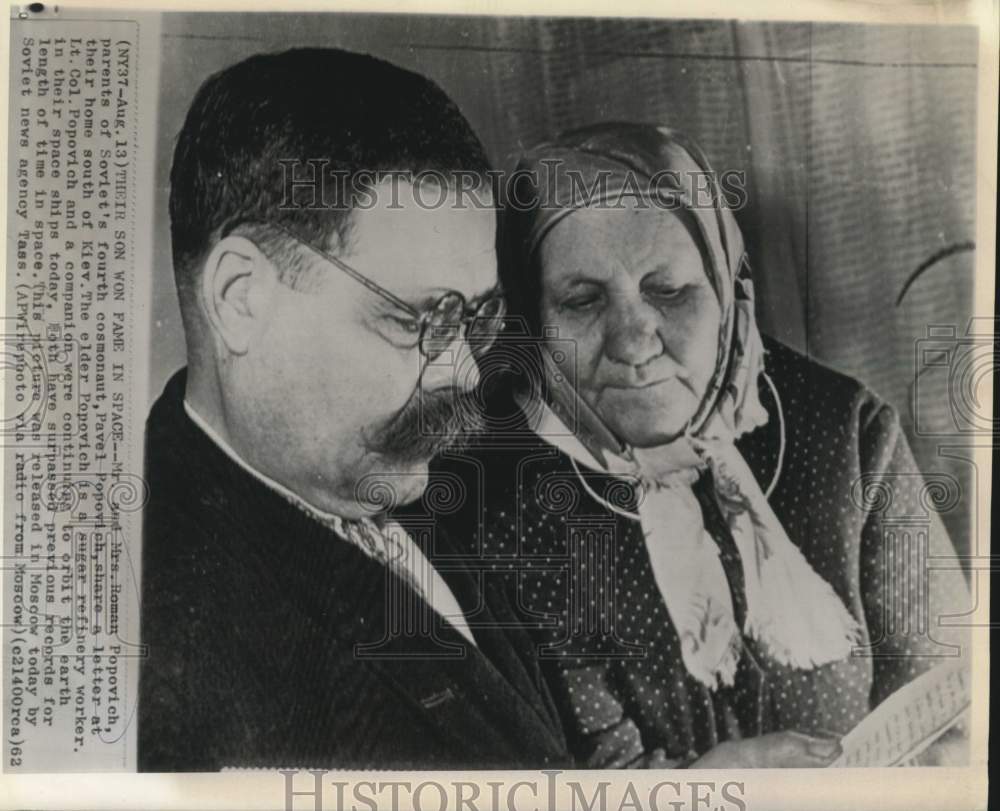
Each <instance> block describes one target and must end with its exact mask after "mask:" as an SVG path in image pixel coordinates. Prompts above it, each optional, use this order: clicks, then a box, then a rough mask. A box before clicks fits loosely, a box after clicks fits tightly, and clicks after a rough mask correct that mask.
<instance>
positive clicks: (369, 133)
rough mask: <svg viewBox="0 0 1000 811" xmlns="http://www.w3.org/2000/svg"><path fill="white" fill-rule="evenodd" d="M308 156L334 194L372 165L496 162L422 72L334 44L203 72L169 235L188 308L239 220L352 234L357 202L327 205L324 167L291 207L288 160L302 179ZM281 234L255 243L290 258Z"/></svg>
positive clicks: (173, 176) (176, 181)
mask: <svg viewBox="0 0 1000 811" xmlns="http://www.w3.org/2000/svg"><path fill="white" fill-rule="evenodd" d="M310 160H311V161H314V162H316V163H315V164H314V165H315V166H319V167H322V168H321V171H323V172H325V173H326V174H327V180H329V181H330V183H329V189H328V190H329V191H331V194H332V196H333V197H334V198H336V197H337V194H336V190H337V189H343V188H348V189H350V188H354V184H355V180H356V179H357V178H359V177H360V176H363V175H364V174H367V173H379V172H386V171H389V172H405V173H407V176H414V175H418V174H419V173H421V172H434V173H436V174H437V175H443V176H445V177H446V178H447V177H448V176H449V175H453V174H454V173H455V172H465V173H475V174H476V175H478V176H486V174H487V172H488V170H489V164H488V161H487V158H486V154H485V152H484V150H483V146H482V144H481V142H480V141H479V139H478V138H477V136H476V134H475V132H473V130H472V127H471V126H470V125H469V122H468V121H467V120H466V119H465V117H464V116H463V115H462V113H461V112H460V111H459V109H458V107H457V106H456V105H455V103H454V102H453V101H452V100H451V99H450V98H448V96H447V95H446V94H445V92H444V91H443V90H442V89H441V88H440V87H438V86H437V85H436V84H435V83H434V82H432V81H431V80H430V79H427V78H426V77H424V76H420V75H419V74H416V73H413V72H411V71H408V70H404V69H402V68H399V67H397V66H395V65H392V64H390V63H388V62H385V61H383V60H381V59H376V58H375V57H372V56H368V55H365V54H357V53H351V52H349V51H342V50H339V49H335V48H301V49H293V50H289V51H284V52H282V53H275V54H260V55H257V56H252V57H250V58H249V59H246V60H244V61H243V62H240V63H238V64H236V65H233V66H231V67H228V68H226V69H225V70H222V71H220V72H219V73H216V74H214V75H213V76H211V77H210V78H209V79H207V80H206V81H205V83H204V84H203V85H202V86H201V88H200V89H199V90H198V93H197V95H196V96H195V98H194V101H193V102H192V104H191V108H190V110H188V114H187V117H186V118H185V120H184V126H183V127H182V128H181V131H180V134H179V135H178V138H177V145H176V147H175V149H174V157H173V165H172V166H171V170H170V236H171V246H172V250H173V262H174V273H175V277H176V281H177V288H178V292H179V295H180V298H181V303H182V306H184V305H185V303H186V301H185V300H186V299H187V298H188V296H189V295H190V292H191V290H192V289H193V283H194V281H195V280H196V279H197V277H198V269H199V267H200V265H201V263H202V262H203V261H204V258H205V255H206V254H207V252H208V251H209V250H210V249H211V247H212V245H213V244H214V243H215V241H217V240H218V239H220V238H221V237H223V236H225V235H226V234H227V233H229V232H231V231H233V230H234V229H235V228H236V227H237V226H241V227H242V224H252V223H267V222H277V223H280V224H281V225H284V226H285V227H286V228H290V229H292V230H293V231H294V232H295V233H297V234H298V235H300V236H301V237H302V238H304V239H306V240H308V241H310V242H312V243H313V244H315V245H320V246H324V247H332V243H333V242H334V240H337V241H339V242H340V243H343V242H344V241H345V239H346V236H347V233H348V228H349V225H350V222H349V218H350V214H351V209H350V201H349V200H348V201H347V202H346V204H345V201H344V200H343V199H341V200H337V201H336V204H335V205H324V203H326V200H325V199H324V198H322V197H321V196H320V194H319V192H318V191H317V189H316V188H315V186H316V185H318V184H319V183H320V175H319V171H317V172H316V174H315V177H316V181H315V184H314V188H302V187H295V189H294V194H295V196H294V197H293V198H292V201H293V202H295V203H297V204H298V205H299V206H300V207H298V208H295V207H291V206H289V205H287V204H288V203H289V200H287V199H286V194H287V192H288V188H287V187H288V186H289V184H288V183H287V178H288V175H286V173H287V172H288V171H289V170H288V168H287V164H288V162H292V163H293V164H296V166H295V168H294V176H295V177H297V178H301V177H303V176H307V177H308V176H310V174H311V173H312V172H313V168H312V167H311V166H310V164H308V163H307V162H308V161H310ZM282 161H285V162H286V165H285V166H283V165H282ZM314 199H315V200H317V201H319V203H320V204H319V205H312V204H311V203H312V202H313V200H314ZM283 204H284V205H283ZM249 227H251V228H252V226H249ZM273 230H276V229H273ZM265 231H266V229H265ZM278 233H279V236H277V237H275V236H274V235H273V234H272V235H271V236H270V237H269V238H265V237H263V236H261V234H257V236H258V237H259V238H258V239H256V240H255V241H257V242H258V244H259V245H260V246H261V248H262V250H265V252H267V253H268V255H270V256H272V257H273V256H274V254H273V253H272V251H285V253H284V258H285V260H286V262H285V264H290V265H294V264H295V260H296V259H297V258H298V259H301V256H300V255H298V254H295V252H294V250H293V249H292V248H291V246H290V243H291V240H289V239H288V238H287V237H286V236H283V235H280V232H278ZM291 244H294V243H291ZM289 269H290V268H289ZM299 269H301V268H299ZM290 270H291V269H290ZM291 272H292V273H293V274H294V273H297V270H291ZM283 278H285V277H283ZM293 279H294V275H293Z"/></svg>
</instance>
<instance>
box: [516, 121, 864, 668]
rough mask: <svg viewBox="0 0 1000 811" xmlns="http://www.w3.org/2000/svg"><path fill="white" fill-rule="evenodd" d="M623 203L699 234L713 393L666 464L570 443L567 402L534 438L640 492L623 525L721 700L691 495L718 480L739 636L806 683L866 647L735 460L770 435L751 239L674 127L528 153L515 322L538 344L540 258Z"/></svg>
mask: <svg viewBox="0 0 1000 811" xmlns="http://www.w3.org/2000/svg"><path fill="white" fill-rule="evenodd" d="M625 198H635V199H637V200H640V201H643V202H645V203H647V204H649V205H654V206H656V207H658V208H662V209H666V210H672V211H674V212H675V213H676V214H677V215H678V216H683V217H686V218H688V220H689V221H690V222H693V223H694V225H695V227H696V233H697V234H698V236H699V238H700V239H699V241H700V245H699V248H700V249H701V251H702V257H703V260H704V264H705V270H706V272H707V273H708V274H709V278H710V281H711V283H712V286H713V288H714V290H715V292H716V295H717V296H718V300H719V304H720V310H721V319H720V330H719V341H718V353H717V356H716V364H715V370H714V372H713V374H712V377H711V380H710V383H709V385H708V388H707V390H706V392H705V394H704V397H703V399H702V401H701V403H700V405H699V406H698V409H697V410H696V412H695V414H694V415H693V417H692V418H691V420H690V421H689V423H688V426H687V428H686V430H685V432H684V434H683V435H682V436H681V437H679V438H678V439H676V440H674V441H673V442H671V443H669V445H667V446H664V447H661V448H660V449H657V450H656V451H655V452H650V451H647V450H644V449H632V448H628V447H627V446H624V445H623V444H619V446H618V447H608V446H607V444H608V443H607V442H600V441H599V440H600V437H601V436H608V434H609V433H610V432H609V431H606V430H601V431H598V432H596V439H597V440H598V442H596V443H595V435H594V433H593V432H589V431H582V432H578V434H579V436H578V440H582V441H577V440H576V439H574V438H573V437H572V436H570V437H568V438H567V431H566V429H565V423H566V422H567V420H566V419H565V417H566V414H565V412H564V411H563V412H561V411H560V408H559V403H557V402H550V403H548V404H544V403H543V404H539V403H533V404H531V409H530V411H531V412H532V413H533V414H535V415H536V419H535V422H534V425H533V427H534V429H535V431H536V432H537V433H538V434H539V435H540V436H542V437H543V438H544V439H546V441H549V442H551V443H552V444H554V445H557V446H558V447H560V448H561V449H562V450H563V451H564V452H566V453H567V454H569V456H570V457H571V459H572V460H573V463H574V465H576V463H577V462H579V463H581V464H584V465H588V466H590V467H592V468H596V469H603V470H605V471H607V472H610V473H614V474H619V475H628V476H634V477H636V478H637V479H638V480H639V482H640V483H641V485H642V487H641V492H640V495H639V498H638V505H639V506H638V512H637V514H630V513H625V514H627V515H629V517H632V518H637V519H638V520H640V522H641V524H642V527H643V531H644V534H645V536H646V543H647V547H648V549H649V554H650V560H651V563H652V566H653V572H654V576H655V578H656V581H657V584H658V585H659V587H660V591H661V594H662V596H663V599H664V602H665V603H666V606H667V610H668V613H669V615H670V618H671V621H672V622H673V624H674V626H675V629H676V631H677V633H678V636H679V638H680V642H681V652H682V655H683V658H684V663H685V665H686V667H687V669H688V671H689V672H690V673H691V674H692V675H693V676H695V677H696V678H698V679H699V680H700V681H702V682H703V683H705V684H707V685H709V686H712V687H714V686H716V684H717V683H719V682H720V681H721V682H722V683H726V684H732V682H733V677H734V675H735V670H736V664H737V661H738V659H739V653H740V649H741V645H742V637H741V631H740V629H739V628H737V627H736V624H735V620H734V618H733V608H732V601H731V595H730V592H729V585H728V580H727V578H726V576H725V572H724V570H723V568H722V565H721V562H720V561H719V557H718V554H719V550H718V546H717V544H716V543H715V541H714V540H713V539H712V538H711V536H710V535H709V533H708V532H707V530H706V529H705V526H704V522H703V517H702V514H701V508H700V505H699V504H698V502H697V499H696V497H695V496H694V493H693V491H692V489H691V485H692V484H693V482H694V481H695V480H696V479H697V478H698V476H699V475H700V474H701V471H703V470H705V469H706V468H707V469H708V470H709V471H710V472H711V476H712V482H713V485H714V487H713V490H714V492H715V496H716V501H717V502H718V504H719V507H720V509H721V511H722V514H723V515H724V516H725V518H726V520H727V523H728V525H729V528H730V531H731V532H732V535H733V539H734V541H735V542H736V545H737V548H738V549H739V551H740V556H741V560H742V567H743V572H744V580H745V587H746V599H747V614H746V620H745V623H744V628H743V629H742V631H743V632H744V633H746V634H748V635H749V636H750V637H751V638H754V639H756V640H758V641H759V642H761V643H762V644H763V646H764V648H765V650H766V651H767V652H768V653H769V654H770V655H771V656H772V657H773V658H775V659H776V660H778V661H779V662H781V663H784V664H789V665H792V666H795V667H802V668H806V667H814V666H816V665H820V664H825V663H827V662H831V661H836V660H838V659H842V658H844V657H846V656H847V655H849V653H850V650H851V646H852V644H853V643H854V641H855V640H856V639H857V636H858V633H859V627H858V624H857V622H856V621H855V620H854V618H853V617H852V616H851V615H850V613H849V612H848V611H847V609H846V608H845V606H844V604H843V603H842V602H841V600H840V598H839V597H837V595H836V593H835V592H834V591H833V589H832V588H831V587H830V585H829V584H828V583H827V582H826V581H824V580H823V579H822V578H820V576H819V575H818V574H816V572H815V571H814V570H813V569H812V567H811V566H810V565H809V563H808V561H806V559H805V558H804V557H803V555H802V553H801V552H800V551H799V549H798V548H797V547H796V546H795V545H794V544H793V543H792V542H791V540H790V539H789V538H788V535H787V534H786V532H785V530H784V528H783V527H782V526H781V524H780V522H779V521H778V518H777V516H775V514H774V512H773V511H772V510H771V507H770V505H769V504H768V501H767V497H766V496H765V495H764V493H763V492H762V491H761V488H760V486H759V484H758V483H757V481H756V479H755V478H754V476H753V473H752V472H751V471H750V469H749V467H748V466H747V464H746V461H745V460H744V459H743V457H742V456H741V455H740V453H739V451H738V450H737V449H736V446H735V444H734V441H735V439H736V438H737V437H738V436H740V435H741V434H743V433H746V432H748V431H751V430H753V429H755V428H757V427H759V426H761V425H763V424H764V423H765V422H767V419H768V415H767V411H766V410H765V409H764V407H763V406H762V404H761V402H760V398H759V395H758V386H759V380H760V378H761V375H763V373H764V353H763V345H762V343H761V339H760V333H759V332H758V330H757V324H756V320H755V317H754V292H753V282H752V280H751V278H750V272H749V265H748V263H747V260H746V254H745V251H744V246H743V238H742V235H741V233H740V230H739V227H738V226H737V224H736V220H735V218H734V217H733V214H732V212H731V211H730V210H729V208H727V207H726V205H725V203H724V200H723V195H722V191H721V189H720V186H719V183H718V179H717V178H716V176H715V175H714V173H713V172H712V170H711V167H710V166H709V164H708V161H707V160H706V159H705V157H704V155H703V154H702V153H701V151H700V150H699V149H698V148H697V147H696V146H695V145H693V144H691V143H690V142H688V141H687V140H686V139H685V138H684V137H683V136H681V135H680V134H678V133H677V132H675V131H673V130H670V129H668V128H665V127H656V126H652V125H643V124H621V123H608V124H600V125H596V126H591V127H587V128H584V129H579V130H575V131H572V132H569V133H566V134H564V135H562V136H560V137H559V138H557V139H555V140H553V141H551V142H548V143H544V144H541V145H540V146H538V147H536V148H535V149H533V150H531V151H530V152H528V153H527V154H526V155H525V156H524V157H523V158H522V160H521V162H520V164H519V166H518V169H517V171H516V172H515V173H514V175H513V176H512V179H511V183H509V185H508V188H507V194H506V198H505V200H504V217H503V220H502V223H501V228H502V231H501V280H502V283H503V286H504V288H505V290H506V292H507V295H508V298H509V299H510V304H511V310H512V312H514V313H518V314H521V315H524V316H525V317H526V319H527V321H528V323H529V324H530V325H531V326H532V327H533V329H534V331H535V332H536V334H540V332H539V330H540V329H541V325H540V323H539V317H540V316H539V309H540V301H541V275H542V268H541V267H540V260H539V255H538V249H539V246H540V245H541V244H542V242H543V241H544V240H545V238H546V236H547V235H548V234H549V233H550V232H551V231H552V229H553V228H555V227H556V226H557V225H558V223H559V222H561V221H562V220H563V219H565V218H566V217H569V216H572V214H573V212H574V211H578V210H579V209H581V208H585V207H590V206H602V205H603V206H609V207H613V206H614V205H615V204H616V203H620V201H621V200H623V199H625ZM549 368H550V369H551V368H552V366H551V365H550V366H549ZM578 402H579V401H578ZM581 407H583V408H585V409H586V406H585V404H582V405H581ZM587 410H588V411H589V409H587ZM525 412H526V413H528V412H529V409H528V408H525ZM595 444H598V445H601V447H595ZM581 481H582V482H583V484H584V486H585V487H586V481H585V479H584V478H583V477H582V476H581ZM592 495H594V496H595V497H596V494H593V493H592ZM606 506H607V507H609V508H611V509H613V510H615V511H616V512H623V511H622V510H621V509H620V508H618V507H615V506H614V505H610V504H606Z"/></svg>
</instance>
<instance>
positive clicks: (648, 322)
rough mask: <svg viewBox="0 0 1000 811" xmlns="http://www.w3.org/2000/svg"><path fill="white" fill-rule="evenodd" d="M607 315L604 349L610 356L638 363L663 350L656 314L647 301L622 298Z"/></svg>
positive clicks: (638, 364) (620, 361)
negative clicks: (623, 300)
mask: <svg viewBox="0 0 1000 811" xmlns="http://www.w3.org/2000/svg"><path fill="white" fill-rule="evenodd" d="M608 317H609V323H608V325H607V331H606V333H605V336H606V337H605V353H606V354H607V356H608V357H609V358H610V359H611V360H614V361H617V362H618V363H626V364H628V365H629V366H641V365H642V364H644V363H646V362H647V361H650V360H652V359H653V358H655V357H657V356H658V355H660V354H662V353H663V351H664V345H663V339H662V338H661V337H660V333H659V326H660V323H659V315H658V313H656V312H655V311H654V310H653V308H652V307H651V306H650V305H649V304H647V303H646V302H644V301H642V300H641V299H638V300H636V301H625V302H621V303H619V304H618V306H616V307H615V308H614V309H612V310H611V311H610V312H609V313H608Z"/></svg>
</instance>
